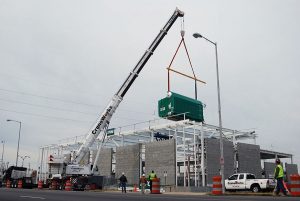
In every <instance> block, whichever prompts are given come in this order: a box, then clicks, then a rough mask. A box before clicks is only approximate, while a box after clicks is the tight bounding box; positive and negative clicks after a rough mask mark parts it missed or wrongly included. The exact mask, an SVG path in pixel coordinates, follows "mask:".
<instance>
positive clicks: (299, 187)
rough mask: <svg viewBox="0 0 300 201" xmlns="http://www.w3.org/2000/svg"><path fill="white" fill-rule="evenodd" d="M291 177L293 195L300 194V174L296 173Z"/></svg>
mask: <svg viewBox="0 0 300 201" xmlns="http://www.w3.org/2000/svg"><path fill="white" fill-rule="evenodd" d="M290 179H291V184H290V188H291V195H292V196H300V175H296V174H294V175H291V176H290Z"/></svg>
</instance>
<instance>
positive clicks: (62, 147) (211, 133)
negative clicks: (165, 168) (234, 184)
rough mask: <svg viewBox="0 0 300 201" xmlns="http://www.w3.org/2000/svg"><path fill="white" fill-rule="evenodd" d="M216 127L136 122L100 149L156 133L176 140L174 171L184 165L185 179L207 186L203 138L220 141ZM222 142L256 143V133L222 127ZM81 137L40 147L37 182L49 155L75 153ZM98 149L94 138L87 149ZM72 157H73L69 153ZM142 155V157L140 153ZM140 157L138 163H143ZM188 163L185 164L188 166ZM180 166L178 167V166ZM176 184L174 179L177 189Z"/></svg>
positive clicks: (151, 138) (142, 139) (117, 130)
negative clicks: (245, 141)
mask: <svg viewBox="0 0 300 201" xmlns="http://www.w3.org/2000/svg"><path fill="white" fill-rule="evenodd" d="M218 129H219V127H218V126H214V125H211V124H206V123H201V122H195V121H190V120H188V119H185V120H181V121H170V120H167V119H154V120H149V121H145V122H139V123H136V124H132V125H127V126H122V127H117V128H114V135H110V136H107V138H106V139H105V141H104V144H103V145H102V146H103V147H106V148H113V149H114V150H115V149H116V147H119V146H127V145H133V144H136V143H142V144H143V143H147V142H153V141H155V140H156V138H155V133H160V134H162V135H164V136H168V138H169V139H171V138H174V139H175V141H176V164H177V165H176V172H177V174H180V172H181V173H182V169H181V170H180V166H181V165H183V166H182V167H183V170H184V171H183V176H184V178H186V177H188V178H190V177H191V176H192V177H194V180H195V181H197V182H195V184H194V185H195V186H196V187H197V186H206V181H205V176H204V177H201V181H200V175H205V174H206V173H205V171H206V169H205V168H206V167H205V161H204V159H205V145H204V139H206V138H216V139H218V138H219V130H218ZM222 131H223V139H224V140H229V141H232V142H233V144H236V143H237V142H238V141H240V140H249V139H253V140H254V143H255V142H256V140H255V139H256V137H257V134H256V133H255V132H254V131H248V132H244V131H238V130H234V129H228V128H222ZM84 138H85V136H84V135H82V136H75V137H72V138H67V139H62V140H59V142H58V143H57V144H50V145H46V146H41V147H40V151H39V162H40V167H39V179H42V180H45V179H46V178H47V177H48V168H49V166H48V165H49V164H48V163H47V159H48V156H49V155H50V154H57V155H63V154H65V153H71V154H72V153H74V151H75V150H78V148H79V147H80V145H81V144H82V141H83V139H84ZM98 147H100V140H99V139H97V140H96V141H95V143H94V144H93V145H92V147H91V148H90V150H91V151H92V150H93V151H94V150H97V149H98ZM72 155H73V154H72ZM142 156H144V154H143V153H142ZM143 159H144V158H142V159H141V160H143ZM187 163H188V164H187ZM179 164H181V165H179ZM190 164H192V165H193V173H192V174H191V172H190V171H186V170H187V167H190ZM177 185H178V181H177V176H176V186H177ZM183 185H184V186H190V179H188V181H186V180H185V179H184V184H183Z"/></svg>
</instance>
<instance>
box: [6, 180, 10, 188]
mask: <svg viewBox="0 0 300 201" xmlns="http://www.w3.org/2000/svg"><path fill="white" fill-rule="evenodd" d="M10 187H11V182H10V180H6V188H10Z"/></svg>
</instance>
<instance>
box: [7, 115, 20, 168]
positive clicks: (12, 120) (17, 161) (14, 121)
mask: <svg viewBox="0 0 300 201" xmlns="http://www.w3.org/2000/svg"><path fill="white" fill-rule="evenodd" d="M6 121H13V122H17V123H19V124H20V127H19V138H18V148H17V159H16V166H18V159H19V147H20V134H21V125H22V122H20V121H16V120H12V119H7V120H6Z"/></svg>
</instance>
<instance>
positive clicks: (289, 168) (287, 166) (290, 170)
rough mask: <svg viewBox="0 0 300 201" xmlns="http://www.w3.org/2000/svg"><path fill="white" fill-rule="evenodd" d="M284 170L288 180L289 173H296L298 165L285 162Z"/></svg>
mask: <svg viewBox="0 0 300 201" xmlns="http://www.w3.org/2000/svg"><path fill="white" fill-rule="evenodd" d="M285 171H286V176H287V179H288V181H290V175H291V174H298V166H297V164H288V163H285Z"/></svg>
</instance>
